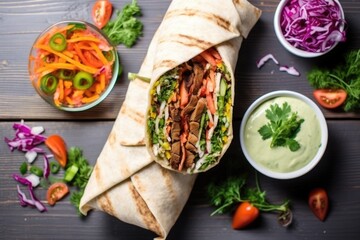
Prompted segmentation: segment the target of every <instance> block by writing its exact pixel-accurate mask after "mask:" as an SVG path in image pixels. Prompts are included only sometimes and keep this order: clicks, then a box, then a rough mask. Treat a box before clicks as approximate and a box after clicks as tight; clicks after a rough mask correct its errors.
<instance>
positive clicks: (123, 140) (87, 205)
mask: <svg viewBox="0 0 360 240" xmlns="http://www.w3.org/2000/svg"><path fill="white" fill-rule="evenodd" d="M193 2H198V3H199V4H202V5H203V6H207V7H206V8H205V9H202V12H201V14H202V15H203V16H209V15H207V14H208V13H206V12H207V9H208V8H209V9H211V11H212V14H213V11H215V9H216V8H217V7H218V6H219V5H221V6H226V7H225V8H229V9H232V11H234V9H235V11H236V13H237V14H235V15H234V14H233V15H232V16H231V17H235V18H234V19H230V18H229V19H228V21H229V22H235V23H233V24H234V25H233V28H234V31H235V28H236V29H239V30H236V32H237V33H236V34H232V35H231V37H232V38H235V39H234V40H233V41H234V43H230V42H227V43H226V44H225V45H227V44H235V43H236V44H239V43H240V42H241V40H239V39H240V38H241V37H240V36H241V34H240V33H241V32H242V31H244V34H245V35H246V34H247V33H248V31H249V30H250V29H249V28H252V26H253V25H254V24H255V22H256V21H257V19H258V17H259V15H260V11H259V10H258V9H257V8H255V7H253V6H252V5H250V4H249V3H248V2H247V1H245V0H241V1H236V2H232V1H231V0H227V1H217V0H207V1H205V0H199V1H193V0H173V1H172V2H171V4H170V6H169V9H168V11H167V12H166V14H165V17H164V19H163V21H162V22H161V24H160V26H159V28H158V29H157V31H156V32H155V35H154V36H153V39H152V41H151V43H150V45H149V48H148V51H147V54H146V56H145V59H144V61H143V63H142V65H141V67H140V70H139V72H138V75H140V76H142V77H145V78H149V79H157V78H158V77H159V76H160V75H162V74H163V73H165V72H166V71H164V72H163V71H162V70H161V69H163V67H162V66H164V64H162V63H161V62H162V60H161V59H164V58H162V57H161V55H162V54H161V52H163V51H165V50H164V49H163V47H164V46H160V45H161V43H163V42H164V40H165V39H166V38H167V36H166V35H164V31H167V29H168V28H169V26H170V25H172V24H174V22H173V21H174V20H175V18H174V17H175V15H176V13H177V12H178V13H179V14H180V15H179V16H181V18H185V19H186V18H187V16H185V15H184V16H183V15H182V13H184V11H188V10H189V9H193V8H194V3H193ZM205 3H206V4H205ZM195 5H196V4H195ZM236 6H237V7H236ZM198 7H199V6H198ZM222 10H224V9H222ZM192 11H193V12H194V13H196V11H195V9H193V10H192ZM220 13H221V14H223V13H222V12H220ZM233 13H234V12H233ZM253 14H256V17H253ZM223 15H226V14H223ZM189 17H191V16H189ZM191 18H192V17H191ZM248 18H251V19H252V20H251V21H250V20H249V19H248ZM240 19H243V20H240ZM195 20H196V19H193V18H192V21H195ZM169 21H171V22H172V23H170V22H169ZM192 21H191V22H192ZM248 21H250V22H248ZM175 22H177V21H175ZM191 22H188V24H190V23H191ZM245 23H246V24H245ZM191 25H193V24H191ZM165 26H166V27H165ZM235 26H236V27H235ZM244 26H245V27H244ZM173 33H175V32H173ZM245 35H244V36H245ZM186 36H187V35H186ZM236 36H238V38H239V39H236V38H237V37H236ZM184 37H185V35H184ZM215 42H217V41H215ZM219 42H223V41H222V40H219ZM236 44H235V45H234V47H236V46H237V45H236ZM210 45H212V44H209V48H210ZM215 45H216V44H215ZM206 46H208V45H206ZM171 49H172V48H170V49H167V51H170V50H171ZM206 49H208V47H206ZM216 49H217V50H218V51H219V53H220V54H221V51H220V49H221V46H220V45H217V47H216ZM237 49H238V48H237ZM171 51H172V50H171ZM165 52H166V51H165ZM201 52H203V50H201ZM165 55H166V56H169V55H168V54H165ZM196 55H197V53H196V52H194V53H191V54H189V56H188V57H187V60H189V59H191V58H192V57H193V56H196ZM224 56H226V54H223V55H222V58H223V59H224ZM232 57H234V58H236V57H237V56H232ZM226 58H227V57H226ZM227 59H228V58H227ZM187 60H186V61H187ZM178 61H179V64H176V66H178V65H180V63H181V62H184V61H183V60H180V59H179V60H178ZM234 62H235V61H234ZM234 64H235V63H234ZM227 66H229V68H231V69H233V68H234V67H235V66H232V65H227ZM173 67H175V66H173V65H171V66H170V69H172V68H173ZM159 70H161V71H159ZM164 70H165V69H164ZM161 72H162V73H161ZM151 82H152V81H151ZM149 92H150V84H149V83H148V82H144V81H142V80H141V79H135V80H133V81H131V82H130V83H129V87H128V90H127V93H126V97H125V100H124V102H123V104H122V106H121V109H120V111H119V114H118V116H117V118H116V120H115V122H114V125H113V127H112V129H111V132H110V134H109V136H108V139H107V141H106V142H105V145H104V147H103V149H102V151H101V153H100V155H99V157H98V159H97V161H96V164H95V167H94V170H93V172H92V174H91V176H90V179H89V182H88V184H87V186H86V189H85V192H84V195H83V197H82V198H81V202H80V207H79V208H80V211H81V212H82V213H83V214H85V215H86V214H87V213H88V212H89V211H90V210H91V209H97V210H100V211H103V212H106V213H108V214H110V215H112V216H114V217H116V218H118V219H119V220H121V221H124V222H126V223H129V224H134V225H137V226H139V227H141V228H145V229H149V230H150V231H152V232H154V233H155V234H156V236H158V237H159V238H160V239H165V238H166V237H167V236H168V234H169V232H170V230H171V228H172V227H173V225H174V224H175V222H176V221H177V219H178V217H179V215H180V213H181V211H182V209H183V208H184V206H185V204H186V202H187V200H188V197H189V195H190V193H191V190H192V188H193V185H194V182H195V179H196V177H197V175H196V174H192V175H190V174H186V175H184V174H181V173H178V172H176V171H170V170H168V169H166V168H164V167H162V166H161V165H160V164H158V163H156V162H155V161H154V158H153V157H152V156H151V155H150V154H149V151H148V150H147V146H146V145H145V143H146V140H145V132H146V127H145V126H146V124H147V120H146V112H147V109H148V108H147V107H148V102H149V99H148V98H149V94H148V93H149Z"/></svg>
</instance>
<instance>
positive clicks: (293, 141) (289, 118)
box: [240, 90, 328, 179]
mask: <svg viewBox="0 0 360 240" xmlns="http://www.w3.org/2000/svg"><path fill="white" fill-rule="evenodd" d="M327 141H328V129H327V124H326V120H325V118H324V115H323V114H322V112H321V110H320V109H319V107H318V106H317V105H316V104H315V103H314V102H313V101H312V100H310V99H309V98H307V97H306V96H304V95H302V94H300V93H297V92H293V91H286V90H281V91H274V92H270V93H268V94H265V95H263V96H261V97H260V98H258V99H257V100H255V102H254V103H252V104H251V105H250V107H249V108H248V110H247V111H246V112H245V114H244V117H243V120H242V122H241V126H240V143H241V148H242V150H243V153H244V155H245V157H246V159H247V160H248V161H249V163H250V164H251V165H252V166H253V167H254V168H255V169H256V170H257V171H259V172H261V173H262V174H264V175H266V176H269V177H272V178H277V179H291V178H296V177H299V176H302V175H304V174H305V173H307V172H309V171H310V170H311V169H313V168H314V167H315V166H316V164H317V163H318V162H319V161H320V159H321V158H322V156H323V154H324V152H325V149H326V146H327Z"/></svg>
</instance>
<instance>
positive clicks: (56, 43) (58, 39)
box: [49, 33, 67, 52]
mask: <svg viewBox="0 0 360 240" xmlns="http://www.w3.org/2000/svg"><path fill="white" fill-rule="evenodd" d="M49 44H50V47H51V49H52V50H54V51H57V52H62V51H64V50H65V49H66V46H67V43H66V38H65V36H64V35H63V34H61V33H55V34H54V35H53V36H52V37H51V38H50V42H49Z"/></svg>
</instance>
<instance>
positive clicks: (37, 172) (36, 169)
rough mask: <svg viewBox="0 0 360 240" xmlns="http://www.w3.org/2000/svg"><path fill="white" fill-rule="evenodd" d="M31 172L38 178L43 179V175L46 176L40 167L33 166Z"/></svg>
mask: <svg viewBox="0 0 360 240" xmlns="http://www.w3.org/2000/svg"><path fill="white" fill-rule="evenodd" d="M30 172H31V173H33V174H35V175H36V176H38V177H42V176H43V174H44V172H43V170H42V169H41V168H39V167H36V166H31V167H30Z"/></svg>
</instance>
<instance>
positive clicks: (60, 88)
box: [58, 79, 64, 101]
mask: <svg viewBox="0 0 360 240" xmlns="http://www.w3.org/2000/svg"><path fill="white" fill-rule="evenodd" d="M58 88H59V101H62V100H63V99H64V80H62V79H59V84H58Z"/></svg>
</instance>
